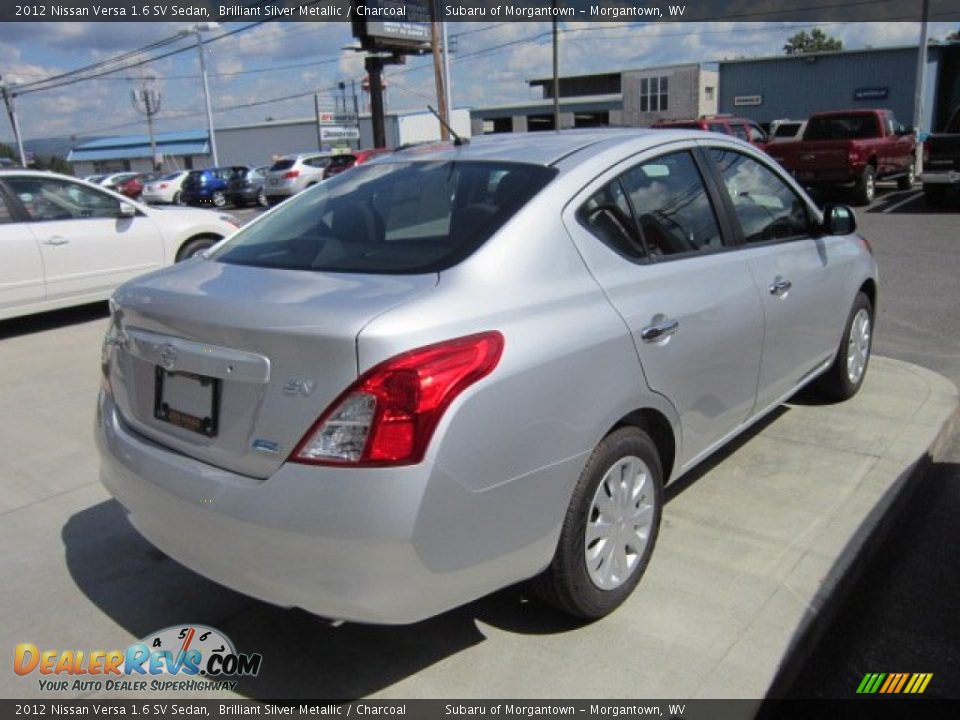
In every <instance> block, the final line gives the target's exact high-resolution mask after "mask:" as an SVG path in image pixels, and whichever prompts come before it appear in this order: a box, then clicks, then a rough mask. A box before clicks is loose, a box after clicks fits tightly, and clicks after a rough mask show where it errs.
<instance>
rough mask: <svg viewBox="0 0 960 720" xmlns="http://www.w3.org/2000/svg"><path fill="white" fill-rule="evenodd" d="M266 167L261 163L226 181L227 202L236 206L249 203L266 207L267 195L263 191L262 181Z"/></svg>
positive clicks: (265, 178) (263, 180)
mask: <svg viewBox="0 0 960 720" xmlns="http://www.w3.org/2000/svg"><path fill="white" fill-rule="evenodd" d="M268 169H269V166H268V165H262V166H260V167H255V168H251V169H250V170H248V171H247V173H246V175H243V176H234V178H233V179H232V180H231V181H230V182H229V183H227V202H229V203H231V204H233V205H234V206H235V207H238V208H241V207H246V206H247V205H250V204H251V203H252V204H255V205H259V206H261V207H266V205H267V195H266V192H265V191H264V183H265V182H266V180H267V177H266V175H267V170H268Z"/></svg>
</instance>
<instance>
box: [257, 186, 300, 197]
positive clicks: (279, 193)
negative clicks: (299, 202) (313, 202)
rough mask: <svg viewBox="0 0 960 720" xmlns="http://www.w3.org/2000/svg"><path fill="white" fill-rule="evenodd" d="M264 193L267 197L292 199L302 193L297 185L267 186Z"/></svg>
mask: <svg viewBox="0 0 960 720" xmlns="http://www.w3.org/2000/svg"><path fill="white" fill-rule="evenodd" d="M263 192H264V194H265V195H266V196H267V197H292V196H294V195H296V194H297V193H298V192H300V188H298V187H297V186H296V185H265V186H264V188H263Z"/></svg>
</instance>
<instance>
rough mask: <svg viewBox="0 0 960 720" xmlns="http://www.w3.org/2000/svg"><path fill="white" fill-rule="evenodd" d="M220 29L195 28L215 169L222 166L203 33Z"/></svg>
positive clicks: (211, 24) (213, 26)
mask: <svg viewBox="0 0 960 720" xmlns="http://www.w3.org/2000/svg"><path fill="white" fill-rule="evenodd" d="M218 27H220V24H219V23H215V22H205V23H197V24H196V25H194V26H193V31H194V32H195V33H196V34H197V51H198V52H199V53H200V74H201V75H202V76H203V97H204V100H205V101H206V103H207V133H208V134H209V136H210V154H211V155H212V156H213V165H214V167H216V166H218V165H219V164H220V159H219V158H218V157H217V138H216V135H215V134H214V132H213V109H212V108H211V107H210V86H209V85H208V84H207V63H206V60H205V59H204V57H203V38H202V37H201V36H200V33H201V32H207V31H210V30H216V29H217V28H218Z"/></svg>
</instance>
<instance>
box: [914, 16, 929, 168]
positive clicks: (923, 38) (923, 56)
mask: <svg viewBox="0 0 960 720" xmlns="http://www.w3.org/2000/svg"><path fill="white" fill-rule="evenodd" d="M922 13H923V17H922V18H921V22H920V47H919V48H917V82H916V84H917V88H916V94H915V95H914V98H913V127H914V128H915V129H916V133H917V141H918V142H917V158H916V161H915V162H914V166H913V167H914V173H915V174H916V175H918V176H919V174H920V173H921V172H923V142H922V141H921V140H920V139H921V137H922V132H921V127H920V124H921V123H922V122H923V90H924V85H925V84H926V79H927V31H928V29H927V20H928V18H929V17H930V0H923V6H922Z"/></svg>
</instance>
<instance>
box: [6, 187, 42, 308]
mask: <svg viewBox="0 0 960 720" xmlns="http://www.w3.org/2000/svg"><path fill="white" fill-rule="evenodd" d="M0 257H2V258H3V264H2V265H0V317H11V316H13V315H16V314H18V310H20V309H21V308H27V307H29V306H31V305H36V304H37V303H40V302H42V301H43V298H44V291H43V260H42V259H41V257H40V246H39V245H38V244H37V240H36V238H35V237H34V236H33V233H32V232H30V226H29V225H28V224H27V222H26V217H25V216H24V215H23V210H22V208H20V207H18V206H17V204H16V203H15V202H14V201H13V198H11V197H10V196H9V195H7V193H6V192H5V190H4V188H3V186H2V184H0Z"/></svg>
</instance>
